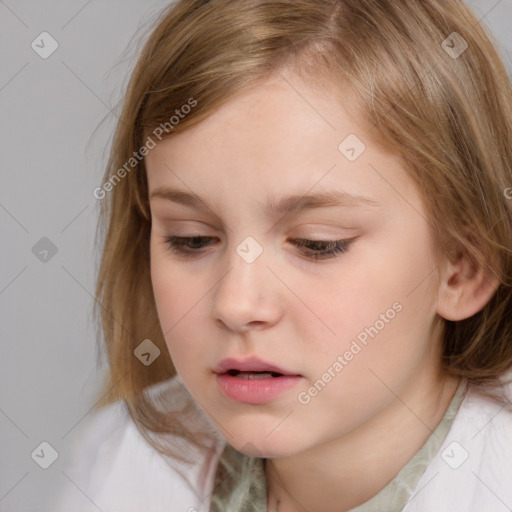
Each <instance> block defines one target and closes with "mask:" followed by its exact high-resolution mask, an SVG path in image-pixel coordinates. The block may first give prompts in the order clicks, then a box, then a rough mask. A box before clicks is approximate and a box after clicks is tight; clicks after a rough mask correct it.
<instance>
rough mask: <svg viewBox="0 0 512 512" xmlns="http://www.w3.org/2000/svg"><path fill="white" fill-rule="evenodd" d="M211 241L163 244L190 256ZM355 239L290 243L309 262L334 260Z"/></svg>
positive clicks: (195, 238)
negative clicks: (309, 260)
mask: <svg viewBox="0 0 512 512" xmlns="http://www.w3.org/2000/svg"><path fill="white" fill-rule="evenodd" d="M211 240H213V237H211V236H191V237H182V236H172V235H171V236H167V237H165V243H166V244H167V246H168V248H169V249H170V250H171V251H172V252H174V253H175V254H179V255H184V256H192V255H195V254H198V253H199V250H200V249H202V248H204V247H206V246H207V245H210V244H209V242H210V241H211ZM354 240H355V239H354V238H352V239H342V240H307V239H305V238H296V239H294V240H292V241H291V243H292V244H293V245H295V246H296V247H299V248H301V249H304V250H303V251H302V252H303V253H304V255H305V256H306V257H307V258H309V259H311V260H320V259H322V260H323V259H328V258H334V257H336V256H337V255H339V254H343V253H345V252H347V251H348V250H349V248H350V245H351V244H352V242H353V241H354Z"/></svg>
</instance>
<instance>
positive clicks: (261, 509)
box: [210, 379, 467, 512]
mask: <svg viewBox="0 0 512 512" xmlns="http://www.w3.org/2000/svg"><path fill="white" fill-rule="evenodd" d="M466 387H467V379H461V381H460V383H459V386H458V388H457V391H456V392H455V394H454V396H453V398H452V400H451V402H450V405H449V406H448V408H447V409H446V412H445V414H444V416H443V418H442V419H441V421H440V422H439V424H438V425H437V427H436V428H435V430H434V431H433V432H432V434H431V435H430V436H429V438H428V439H427V440H426V441H425V443H424V444H423V446H422V447H421V448H420V449H419V450H418V451H417V452H416V454H415V455H414V456H413V457H412V458H411V459H410V460H409V462H408V463H407V464H406V465H405V466H404V467H403V468H402V469H401V470H400V472H399V473H398V474H397V475H396V476H395V477H394V478H393V480H391V482H389V483H388V484H387V485H386V486H385V487H384V488H382V489H381V490H380V491H379V492H378V493H377V494H375V495H374V496H373V497H372V498H370V499H369V500H368V501H366V502H364V503H362V504H361V505H358V506H357V507H355V508H353V509H351V510H350V512H382V511H387V512H399V511H401V510H402V509H403V508H404V507H405V505H406V503H407V501H408V500H409V497H410V496H411V495H412V493H413V490H414V488H415V487H416V485H417V483H418V481H419V480H420V478H421V476H422V475H423V473H424V472H425V469H426V468H427V466H428V464H429V463H430V461H431V460H432V459H433V457H434V455H435V454H436V452H437V451H438V450H439V448H440V447H441V444H442V442H443V441H444V439H445V438H446V436H447V434H448V431H449V430H450V427H451V425H452V422H453V419H454V418H455V415H456V414H457V411H458V409H459V406H460V404H461V402H462V399H463V398H464V391H465V390H466ZM264 460H265V459H261V458H256V457H249V456H247V455H244V454H242V453H240V452H238V451H237V450H235V449H234V448H233V447H232V446H231V445H230V444H228V443H226V446H225V448H224V451H223V453H222V455H221V457H220V460H219V464H218V466H217V473H216V475H215V483H214V490H213V494H212V499H211V504H210V512H267V507H266V503H267V488H266V482H265V472H264ZM278 512H279V511H278Z"/></svg>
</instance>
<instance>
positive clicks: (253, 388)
mask: <svg viewBox="0 0 512 512" xmlns="http://www.w3.org/2000/svg"><path fill="white" fill-rule="evenodd" d="M301 378H302V377H300V376H298V375H286V376H282V377H270V378H268V379H243V378H239V377H233V376H232V375H229V374H228V373H222V374H217V384H218V386H219V388H220V390H221V391H222V393H224V395H226V396H227V397H228V398H231V399H232V400H235V401H237V402H242V403H245V404H265V403H267V402H270V401H271V400H273V399H274V398H276V397H277V396H278V395H280V394H281V393H284V392H285V391H288V390H289V389H291V388H293V387H294V386H295V385H297V383H298V382H299V381H300V379H301Z"/></svg>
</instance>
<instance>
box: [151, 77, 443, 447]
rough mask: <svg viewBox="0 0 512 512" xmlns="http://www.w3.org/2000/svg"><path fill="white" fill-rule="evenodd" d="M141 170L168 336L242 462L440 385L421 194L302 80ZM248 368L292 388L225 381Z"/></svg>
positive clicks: (167, 146) (224, 111)
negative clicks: (244, 457) (146, 189)
mask: <svg viewBox="0 0 512 512" xmlns="http://www.w3.org/2000/svg"><path fill="white" fill-rule="evenodd" d="M199 101H200V100H199ZM363 144H364V145H363ZM365 146H366V147H365ZM146 163H147V172H148V184H149V194H150V197H151V199H150V203H151V213H152V231H151V241H150V248H151V277H152V283H153V289H154V294H155V300H156V305H157V310H158V315H159V318H160V323H161V327H162V330H163V332H164V334H165V338H166V342H167V346H168V349H169V352H170V355H171V357H172V359H173V361H174V365H175V367H176V370H177V372H178V374H179V375H180V376H181V378H182V380H183V381H184V383H185V385H186V387H187V388H188V390H189V392H190V393H191V395H192V396H193V397H194V398H195V399H196V400H197V402H198V404H199V405H200V406H201V407H202V408H203V410H204V411H205V413H206V414H207V415H208V416H209V417H210V418H211V420H212V421H213V422H214V423H215V425H216V426H217V428H218V429H219V430H220V432H221V433H222V434H223V435H224V436H225V438H226V439H227V441H228V442H229V443H231V444H232V445H233V446H234V447H235V448H238V449H240V450H241V451H245V452H246V453H249V454H255V455H256V454H257V455H260V456H264V457H278V456H285V455H291V454H294V453H299V452H301V451H304V450H306V449H309V448H312V447H314V446H317V445H320V444H322V443H325V442H328V441H332V440H334V439H337V438H339V437H340V436H342V435H344V434H346V433H348V432H350V431H352V430H353V429H355V428H357V427H360V426H362V425H363V424H364V423H366V422H368V421H370V420H371V419H372V418H375V417H376V416H377V415H378V414H379V413H380V412H382V411H383V410H385V409H386V408H387V407H388V406H389V407H391V404H392V403H393V401H394V400H395V399H396V395H398V396H400V397H401V399H402V400H403V402H405V403H407V397H408V396H410V394H411V393H413V392H416V393H417V392H418V391H417V390H418V389H419V386H421V385H423V384H427V385H428V384H429V383H432V382H436V380H437V379H438V378H439V365H440V363H439V348H438V345H439V344H438V342H439V339H438V338H439V335H438V333H437V331H435V330H434V328H433V326H434V322H433V321H434V318H435V317H436V305H437V293H438V274H437V272H435V270H436V265H435V263H434V259H433V251H434V246H433V241H432V237H431V234H430V231H429V226H428V222H427V220H426V212H425V209H424V205H423V202H422V198H421V195H420V193H419V192H418V190H417V189H416V187H415V186H414V184H413V182H412V181H411V179H410V178H409V177H408V176H407V174H406V172H405V170H404V168H403V166H402V165H401V164H400V162H399V160H398V159H397V158H395V157H393V156H392V155H389V154H387V153H384V152H382V151H381V150H379V149H378V148H377V147H376V146H374V145H372V144H371V143H370V140H369V137H368V136H367V133H365V131H364V130H363V129H362V127H361V125H360V124H359V123H358V121H357V119H354V118H352V117H351V116H350V115H349V113H348V112H347V111H346V110H345V109H344V108H343V105H340V104H339V103H338V102H337V101H335V100H334V99H333V98H332V97H329V96H327V95H323V94H320V93H319V92H318V91H316V90H313V89H311V88H309V87H308V86H306V84H304V83H303V82H301V81H300V80H299V79H297V78H295V77H294V76H293V75H289V76H288V78H287V79H286V80H285V79H283V78H277V79H272V80H268V81H267V82H266V83H265V84H264V85H261V86H258V87H257V88H255V89H253V90H252V91H251V92H250V93H245V94H243V95H239V96H237V97H234V98H233V99H232V100H231V102H230V103H229V104H227V105H226V106H224V107H223V108H221V109H220V110H218V111H217V112H216V113H215V114H214V115H212V116H211V117H209V118H207V119H206V120H203V121H202V122H201V123H199V124H197V125H195V126H193V127H192V128H190V129H188V130H187V131H184V132H183V133H179V134H177V135H173V136H171V137H170V138H168V139H164V140H163V141H161V142H159V143H158V144H157V145H156V147H155V148H154V149H153V150H151V151H150V152H149V154H148V156H147V157H146ZM327 194H329V195H331V194H332V197H329V198H328V197H327ZM343 194H346V195H347V196H346V197H345V196H343ZM348 195H351V196H358V197H359V196H360V197H359V199H355V198H351V197H349V196H348ZM363 198H365V199H363ZM169 237H180V238H179V239H178V241H176V240H177V239H175V238H174V239H173V238H170V239H169ZM181 237H182V238H185V239H187V238H190V237H200V238H193V239H192V240H181ZM173 240H174V242H175V245H174V246H172V245H170V244H171V243H172V241H173ZM301 240H302V241H303V242H302V244H301V242H300V241H301ZM338 240H339V241H340V242H336V241H338ZM178 251H184V252H183V253H181V252H178ZM329 251H330V252H329ZM227 358H231V359H234V360H236V361H234V362H233V361H231V362H229V361H228V362H227V363H226V364H225V365H224V366H222V361H223V360H225V359H227ZM255 358H257V359H258V360H260V363H256V366H250V365H247V366H243V364H244V363H247V362H249V363H250V362H251V360H252V362H253V363H254V361H255ZM237 368H238V369H239V370H261V371H265V370H267V372H269V371H270V370H274V371H279V370H281V372H280V373H286V374H288V375H289V376H288V377H283V376H280V377H276V376H272V375H270V374H268V373H266V374H265V373H264V374H261V375H260V378H249V377H254V374H253V373H250V372H242V373H239V374H238V376H234V375H233V376H231V375H229V373H225V372H226V371H227V370H229V369H237ZM223 372H224V373H223ZM232 373H236V372H232ZM413 390H415V391H413ZM395 403H396V400H395Z"/></svg>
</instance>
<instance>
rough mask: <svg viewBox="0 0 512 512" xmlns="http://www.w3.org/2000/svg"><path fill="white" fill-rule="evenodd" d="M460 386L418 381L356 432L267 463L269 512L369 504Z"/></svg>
mask: <svg viewBox="0 0 512 512" xmlns="http://www.w3.org/2000/svg"><path fill="white" fill-rule="evenodd" d="M459 382H460V379H458V378H454V377H450V376H438V377H437V378H436V379H432V378H430V379H427V378H424V379H421V378H420V379H417V380H416V382H415V383H414V385H413V386H411V387H408V388H407V390H406V391H404V393H403V394H401V396H400V397H397V398H396V400H394V401H393V402H392V403H391V405H390V406H388V407H387V408H386V409H384V410H383V411H381V412H380V413H379V414H378V415H376V416H374V417H373V418H372V419H371V420H369V421H368V422H367V423H365V424H364V425H362V426H360V427H359V428H357V429H356V430H354V431H352V432H349V433H347V434H345V435H343V436H341V437H339V438H337V439H334V440H333V441H330V442H328V443H324V444H322V445H319V446H315V447H313V448H311V449H309V450H307V451H304V452H301V453H299V454H296V455H293V456H289V457H283V458H277V459H267V460H266V461H265V476H266V480H267V498H268V506H269V507H268V510H270V511H273V510H274V509H276V505H277V504H279V505H278V506H277V511H278V512H297V511H300V512H303V511H305V510H307V511H308V512H344V511H347V510H350V509H352V508H354V507H356V506H357V505H360V504H361V503H364V502H365V501H367V500H369V499H370V498H371V497H372V496H374V495H375V494H376V493H377V492H378V491H380V490H381V489H382V488H383V487H385V486H386V485H387V484H388V483H389V482H390V481H391V480H392V479H393V478H394V477H395V476H396V475H397V474H398V472H399V471H400V470H401V469H402V468H403V467H404V466H405V465H406V464H407V462H408V461H409V460H410V459H411V458H412V457H413V455H414V454H415V453H416V452H417V451H418V450H419V449H420V448H421V446H422V445H423V444H424V443H425V442H426V440H427V439H428V438H429V436H430V435H431V434H432V432H433V431H434V430H435V428H436V427H437V425H438V424H439V422H440V421H441V419H442V418H443V415H444V413H445V412H446V409H447V408H448V406H449V404H450V401H451V399H452V398H453V396H454V394H455V391H456V390H457V386H458V384H459ZM390 454H392V456H390ZM334 504H335V505H334Z"/></svg>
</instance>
